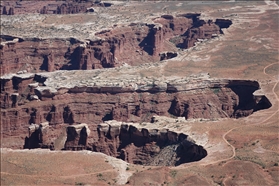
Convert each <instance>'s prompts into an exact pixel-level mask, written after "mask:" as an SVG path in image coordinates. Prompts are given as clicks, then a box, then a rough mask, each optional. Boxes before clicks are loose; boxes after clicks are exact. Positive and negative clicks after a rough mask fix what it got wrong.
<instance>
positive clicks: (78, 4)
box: [0, 0, 112, 15]
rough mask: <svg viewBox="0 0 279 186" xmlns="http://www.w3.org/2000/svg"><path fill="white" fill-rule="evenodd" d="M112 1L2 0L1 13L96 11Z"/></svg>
mask: <svg viewBox="0 0 279 186" xmlns="http://www.w3.org/2000/svg"><path fill="white" fill-rule="evenodd" d="M111 5H112V4H111V3H106V2H101V1H100V0H99V1H98V0H96V1H92V0H66V1H39V2H38V1H34V2H32V1H2V2H1V5H0V15H15V14H28V13H29V14H30V13H40V14H77V13H86V12H92V11H93V12H94V9H93V7H109V6H111Z"/></svg>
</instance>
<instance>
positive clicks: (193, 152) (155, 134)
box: [93, 120, 207, 166]
mask: <svg viewBox="0 0 279 186" xmlns="http://www.w3.org/2000/svg"><path fill="white" fill-rule="evenodd" d="M150 125H152V124H150ZM93 150H94V151H97V152H102V153H105V154H107V155H110V156H114V157H118V158H121V159H123V160H124V161H127V162H129V163H134V164H141V165H160V166H162V165H165V166H173V165H179V164H182V163H187V162H192V161H198V160H200V159H202V158H204V157H205V156H206V155H207V152H206V150H204V149H203V147H201V146H198V145H196V144H195V143H194V142H193V140H191V139H190V138H188V136H187V135H185V134H183V133H180V134H179V133H176V132H172V131H169V130H168V129H149V128H145V127H142V126H140V125H139V124H131V123H122V122H117V121H113V120H112V121H108V122H105V123H101V124H99V125H98V141H97V142H95V143H94V144H93Z"/></svg>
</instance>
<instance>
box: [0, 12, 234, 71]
mask: <svg viewBox="0 0 279 186" xmlns="http://www.w3.org/2000/svg"><path fill="white" fill-rule="evenodd" d="M199 15H200V14H183V15H179V16H177V17H173V16H171V15H164V16H162V17H159V18H156V19H154V21H153V23H132V24H130V25H129V26H126V27H115V28H113V29H111V30H103V31H101V32H97V33H96V34H95V36H96V38H95V39H87V40H86V41H79V40H76V39H73V38H68V39H58V38H55V39H39V38H15V37H11V36H7V35H1V45H0V52H1V56H2V57H1V63H2V64H3V65H2V66H3V67H4V68H1V74H6V73H11V72H12V73H15V72H18V71H27V72H30V71H32V72H34V71H35V72H38V71H49V72H51V71H55V70H59V69H61V70H73V69H83V70H88V69H97V68H111V67H117V66H121V65H123V64H125V63H127V64H129V65H138V64H142V63H144V62H145V61H147V60H148V61H150V62H152V61H153V62H154V61H159V60H164V59H169V58H172V57H176V56H177V54H176V52H175V51H170V50H172V49H170V46H169V45H168V44H166V41H167V40H170V41H171V42H173V43H174V44H175V45H176V46H177V47H181V48H189V47H192V46H194V43H195V42H197V41H198V40H199V39H209V38H211V37H215V36H216V35H218V34H221V33H222V32H221V31H222V30H221V29H222V28H227V27H229V25H230V24H231V23H232V22H231V21H230V20H223V19H218V20H216V22H214V21H212V20H209V21H207V22H206V21H204V20H200V19H199ZM165 51H169V52H165ZM128 53H129V55H127V54H128ZM131 56H133V57H131Z"/></svg>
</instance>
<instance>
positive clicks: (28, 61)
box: [0, 35, 80, 74]
mask: <svg viewBox="0 0 279 186" xmlns="http://www.w3.org/2000/svg"><path fill="white" fill-rule="evenodd" d="M1 38H2V39H5V40H8V41H6V42H3V43H1V46H0V50H1V51H0V52H1V59H0V60H1V64H2V65H1V74H6V73H10V72H18V71H21V72H22V71H23V72H25V73H26V72H37V71H49V72H51V71H55V70H58V69H61V68H64V65H67V63H69V62H71V60H73V59H72V58H73V53H74V50H75V48H76V47H77V46H79V44H80V42H79V41H77V40H75V39H72V38H70V39H36V38H33V39H18V38H13V37H8V36H3V35H2V36H1ZM66 68H67V67H66Z"/></svg>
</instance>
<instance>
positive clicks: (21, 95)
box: [1, 67, 271, 147]
mask: <svg viewBox="0 0 279 186" xmlns="http://www.w3.org/2000/svg"><path fill="white" fill-rule="evenodd" d="M138 68H139V67H121V68H115V69H99V70H87V71H75V70H73V71H55V72H49V73H46V72H45V73H25V74H9V75H5V76H2V77H1V89H2V93H1V94H2V96H1V108H2V109H1V127H2V128H1V132H2V133H3V134H4V136H5V137H9V136H22V135H23V136H24V135H25V133H26V132H25V131H26V128H28V127H29V125H30V124H32V123H33V124H38V123H43V122H46V121H47V122H49V125H50V126H51V127H52V128H53V131H52V136H53V137H55V138H56V137H58V136H59V135H60V136H61V138H63V135H65V134H63V133H62V132H61V131H60V129H59V130H57V131H58V132H55V128H61V127H60V126H61V125H65V124H66V125H69V124H70V125H72V124H79V123H87V124H88V127H89V129H90V130H91V131H92V133H93V134H94V133H95V136H97V127H96V126H97V125H98V124H99V123H101V122H103V121H107V120H117V121H125V122H146V121H151V118H152V116H153V115H159V116H169V117H184V118H185V119H195V118H204V119H216V118H230V117H233V118H239V117H245V116H249V115H250V114H252V113H253V112H255V111H258V110H261V109H266V108H269V107H270V106H271V103H270V102H269V100H268V99H267V98H266V97H265V95H263V94H260V93H259V91H258V92H256V94H253V92H255V91H256V90H258V89H259V88H260V87H259V83H258V82H256V81H251V80H228V79H212V78H210V77H209V75H208V74H200V75H193V76H190V77H185V78H178V77H175V76H173V77H167V78H166V77H165V78H163V77H162V78H156V77H142V76H141V75H138V74H134V70H135V69H138ZM123 72H125V73H123ZM93 136H94V135H93ZM95 139H96V138H95V137H92V138H91V141H92V140H93V141H94V140H95ZM20 146H22V144H18V146H17V147H20Z"/></svg>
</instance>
